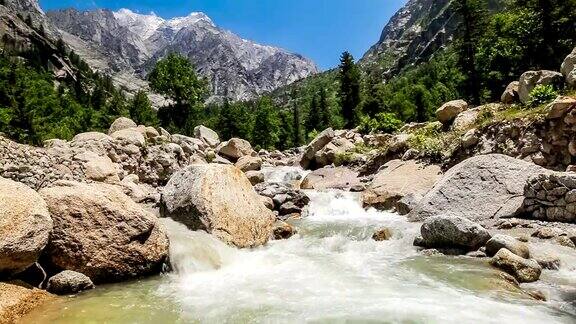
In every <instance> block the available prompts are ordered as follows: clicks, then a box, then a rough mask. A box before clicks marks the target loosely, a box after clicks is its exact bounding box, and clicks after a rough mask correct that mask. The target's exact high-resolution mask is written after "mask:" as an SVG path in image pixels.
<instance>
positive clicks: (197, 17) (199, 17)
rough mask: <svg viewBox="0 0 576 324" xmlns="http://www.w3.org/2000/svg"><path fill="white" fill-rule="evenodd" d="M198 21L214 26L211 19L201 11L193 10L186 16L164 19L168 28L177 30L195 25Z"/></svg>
mask: <svg viewBox="0 0 576 324" xmlns="http://www.w3.org/2000/svg"><path fill="white" fill-rule="evenodd" d="M199 22H205V23H207V24H209V25H211V26H213V27H215V25H214V23H213V22H212V19H210V17H208V16H206V14H204V13H203V12H193V13H191V14H189V15H188V16H186V17H176V18H172V19H170V20H168V21H166V25H167V26H169V27H170V28H172V29H174V30H176V31H178V30H180V29H182V28H185V27H189V26H192V25H195V24H197V23H199Z"/></svg>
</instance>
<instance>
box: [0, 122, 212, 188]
mask: <svg viewBox="0 0 576 324" xmlns="http://www.w3.org/2000/svg"><path fill="white" fill-rule="evenodd" d="M130 135H134V136H126V137H116V138H113V137H111V136H108V135H106V134H102V133H83V134H79V135H77V136H76V137H75V138H74V139H73V140H72V141H70V142H66V141H62V140H51V141H47V142H46V143H45V146H46V147H43V148H40V147H33V146H29V145H22V144H18V143H15V142H13V141H11V140H8V139H6V138H3V137H1V136H0V176H1V177H4V178H9V179H13V180H15V181H18V182H22V183H24V184H26V185H28V186H30V187H32V188H34V189H36V190H38V189H40V188H43V187H46V186H49V185H50V184H52V183H53V182H55V181H57V180H75V181H85V180H95V181H104V182H118V181H120V180H122V179H123V178H125V177H126V176H127V175H137V176H138V178H139V181H140V182H142V183H146V184H150V185H153V186H161V185H164V184H165V183H166V182H167V181H168V180H169V179H170V176H171V175H172V174H173V173H174V172H176V171H177V170H179V169H180V168H182V167H183V166H186V165H188V164H189V163H190V162H192V161H195V160H203V158H202V156H203V155H202V154H203V153H202V154H201V152H200V150H199V148H198V147H196V148H192V149H188V150H184V149H183V148H182V146H180V145H178V144H176V143H174V142H172V140H171V139H170V138H168V137H163V136H159V135H154V136H150V137H144V136H137V131H134V132H133V134H130Z"/></svg>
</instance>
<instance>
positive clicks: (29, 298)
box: [0, 281, 55, 323]
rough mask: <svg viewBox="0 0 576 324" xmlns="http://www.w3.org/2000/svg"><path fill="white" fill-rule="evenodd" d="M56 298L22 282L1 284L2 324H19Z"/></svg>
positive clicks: (0, 310)
mask: <svg viewBox="0 0 576 324" xmlns="http://www.w3.org/2000/svg"><path fill="white" fill-rule="evenodd" d="M54 298H55V296H53V295H51V294H49V293H47V292H46V291H44V290H40V289H37V288H34V287H32V286H30V285H27V284H25V283H23V282H20V281H13V282H0V323H17V322H18V321H19V320H20V319H21V318H22V317H24V316H25V315H27V314H28V313H30V312H31V311H33V310H34V309H36V308H38V307H40V306H42V305H43V304H45V303H46V302H49V301H51V300H54Z"/></svg>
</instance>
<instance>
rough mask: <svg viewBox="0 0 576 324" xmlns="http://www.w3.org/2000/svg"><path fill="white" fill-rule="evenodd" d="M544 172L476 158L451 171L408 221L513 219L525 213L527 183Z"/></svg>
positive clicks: (497, 158)
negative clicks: (522, 212)
mask: <svg viewBox="0 0 576 324" xmlns="http://www.w3.org/2000/svg"><path fill="white" fill-rule="evenodd" d="M543 172H546V170H545V169H544V168H542V167H539V166H537V165H535V164H533V163H530V162H526V161H522V160H518V159H514V158H511V157H509V156H505V155H500V154H488V155H479V156H475V157H472V158H470V159H468V160H465V161H464V162H462V163H460V164H458V165H456V166H454V167H453V168H452V169H450V170H448V172H446V174H445V175H444V176H443V177H442V179H440V180H439V181H438V182H437V183H436V185H435V186H434V188H433V189H432V190H430V191H429V192H428V193H427V194H426V195H425V196H424V198H422V200H421V201H420V202H419V203H418V205H417V206H416V208H415V209H414V210H412V211H411V212H410V213H409V214H408V217H409V219H410V220H412V221H421V220H424V219H426V218H428V217H431V216H435V215H454V216H461V217H464V218H468V219H470V220H472V221H483V220H493V219H499V218H500V217H502V216H514V215H516V214H518V213H519V212H521V211H522V206H523V201H524V186H525V184H526V182H527V180H528V179H529V178H530V177H531V176H532V175H535V174H539V173H543Z"/></svg>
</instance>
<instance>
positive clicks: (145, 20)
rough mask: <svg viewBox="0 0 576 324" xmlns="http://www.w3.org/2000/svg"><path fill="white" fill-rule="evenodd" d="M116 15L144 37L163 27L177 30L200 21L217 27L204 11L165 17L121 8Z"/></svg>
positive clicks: (125, 25)
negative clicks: (182, 15)
mask: <svg viewBox="0 0 576 324" xmlns="http://www.w3.org/2000/svg"><path fill="white" fill-rule="evenodd" d="M114 17H115V18H116V20H118V23H119V24H120V25H121V26H124V27H127V28H128V29H130V30H131V31H133V32H134V33H135V34H136V35H138V36H140V37H141V38H142V39H148V38H149V37H151V36H152V35H154V33H155V32H156V31H157V30H158V29H161V28H170V29H172V30H173V31H175V32H178V31H180V30H181V29H183V28H186V27H191V26H194V25H196V24H198V23H200V22H203V23H206V24H208V25H209V26H212V27H216V25H214V23H213V22H212V20H211V19H210V17H208V16H207V15H206V14H204V13H202V12H192V13H191V14H189V15H188V16H186V17H175V18H172V19H168V20H166V19H164V18H162V17H159V16H157V15H156V14H155V13H150V14H147V15H146V14H140V13H136V12H134V11H132V10H130V9H125V8H123V9H120V10H118V11H116V12H114Z"/></svg>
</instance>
